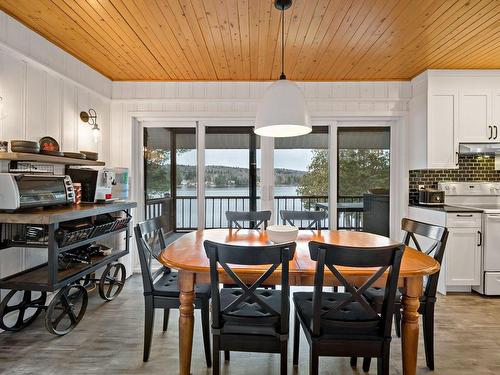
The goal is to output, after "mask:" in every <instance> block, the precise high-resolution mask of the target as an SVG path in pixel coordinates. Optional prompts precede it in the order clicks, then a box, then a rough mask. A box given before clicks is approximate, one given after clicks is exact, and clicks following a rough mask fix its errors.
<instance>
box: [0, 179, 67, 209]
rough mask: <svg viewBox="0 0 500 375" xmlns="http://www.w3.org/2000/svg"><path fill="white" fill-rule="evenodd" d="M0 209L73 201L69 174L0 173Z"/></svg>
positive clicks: (55, 204) (44, 205)
mask: <svg viewBox="0 0 500 375" xmlns="http://www.w3.org/2000/svg"><path fill="white" fill-rule="evenodd" d="M0 186H1V189H0V210H1V211H15V210H19V209H23V208H32V207H47V206H57V205H64V204H71V203H73V202H74V199H75V195H74V191H73V183H72V182H71V178H70V177H69V176H53V175H50V176H47V175H34V174H16V173H0Z"/></svg>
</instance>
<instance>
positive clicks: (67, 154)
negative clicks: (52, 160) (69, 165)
mask: <svg viewBox="0 0 500 375" xmlns="http://www.w3.org/2000/svg"><path fill="white" fill-rule="evenodd" d="M64 156H65V157H67V158H73V159H86V158H87V157H86V156H85V155H84V154H82V153H80V152H66V151H65V152H64Z"/></svg>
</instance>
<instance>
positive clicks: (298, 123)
mask: <svg viewBox="0 0 500 375" xmlns="http://www.w3.org/2000/svg"><path fill="white" fill-rule="evenodd" d="M291 5H292V0H275V3H274V6H275V7H276V8H277V9H278V10H280V11H281V75H280V79H279V80H278V81H276V82H275V83H273V84H272V85H271V86H270V87H269V88H268V89H267V91H266V92H265V93H264V96H263V97H262V100H261V101H260V103H259V107H258V109H257V118H256V121H255V133H256V134H258V135H260V136H263V137H294V136H298V135H304V134H307V133H310V132H311V131H312V127H311V120H310V118H309V113H308V112H307V106H306V101H305V98H304V95H303V93H302V90H301V89H300V87H299V86H297V84H295V83H294V82H292V81H289V80H287V79H286V76H285V72H284V70H285V10H286V9H288V8H290V6H291Z"/></svg>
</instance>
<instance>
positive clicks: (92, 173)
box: [67, 167, 116, 203]
mask: <svg viewBox="0 0 500 375" xmlns="http://www.w3.org/2000/svg"><path fill="white" fill-rule="evenodd" d="M67 174H68V175H69V176H70V177H71V180H72V181H73V183H80V184H81V186H82V203H110V202H113V201H114V200H115V199H114V198H113V193H112V190H113V186H114V185H115V184H116V181H115V175H114V172H113V171H112V170H111V169H109V168H100V169H94V168H88V167H71V168H68V169H67Z"/></svg>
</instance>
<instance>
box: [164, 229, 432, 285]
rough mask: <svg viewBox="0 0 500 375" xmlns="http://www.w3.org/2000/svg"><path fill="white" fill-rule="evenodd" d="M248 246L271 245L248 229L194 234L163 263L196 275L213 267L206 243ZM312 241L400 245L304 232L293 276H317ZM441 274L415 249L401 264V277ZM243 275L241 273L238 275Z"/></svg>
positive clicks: (354, 271) (249, 269)
mask: <svg viewBox="0 0 500 375" xmlns="http://www.w3.org/2000/svg"><path fill="white" fill-rule="evenodd" d="M205 240H211V241H215V242H220V243H228V244H234V245H245V246H262V245H269V244H271V242H270V241H269V238H268V236H267V233H266V231H257V230H246V229H240V230H235V229H204V230H197V231H194V232H190V233H187V234H185V235H184V236H182V237H181V238H179V239H178V240H177V241H175V242H173V243H172V244H170V245H169V246H168V247H167V248H166V249H165V250H163V252H162V253H161V255H160V261H161V262H162V263H163V264H164V265H166V266H168V267H171V268H174V269H178V270H185V271H192V272H209V270H210V266H209V261H208V258H207V256H206V255H205V249H204V247H203V241H205ZM309 241H318V242H324V243H329V244H338V245H344V246H351V247H367V248H370V247H379V246H390V245H396V244H398V242H396V241H393V240H391V239H389V238H387V237H382V236H378V235H375V234H370V233H364V232H353V231H337V230H314V231H313V230H301V231H299V235H298V237H297V240H296V242H297V249H296V252H295V257H294V259H293V260H292V261H290V274H291V275H296V274H301V275H313V274H314V272H315V267H316V262H314V261H313V260H311V258H310V256H309V248H308V242H309ZM267 268H268V266H234V269H235V271H236V270H237V269H240V270H241V272H243V273H246V274H252V273H259V274H260V273H262V271H263V270H265V269H267ZM339 270H342V273H343V274H345V275H346V276H348V275H353V276H364V275H371V274H372V273H373V269H370V268H349V267H339ZM438 270H439V263H438V262H437V261H435V260H434V258H432V257H430V256H428V255H425V254H423V253H421V252H420V251H418V250H415V249H413V248H411V247H406V249H405V252H404V255H403V260H402V263H401V270H400V277H412V276H424V275H430V274H433V273H435V272H437V271H438ZM238 273H239V272H238Z"/></svg>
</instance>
